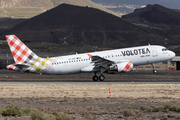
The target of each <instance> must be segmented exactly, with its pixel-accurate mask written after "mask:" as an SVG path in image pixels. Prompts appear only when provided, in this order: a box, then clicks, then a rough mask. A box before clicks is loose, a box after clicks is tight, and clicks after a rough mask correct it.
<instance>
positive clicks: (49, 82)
mask: <svg viewBox="0 0 180 120" xmlns="http://www.w3.org/2000/svg"><path fill="white" fill-rule="evenodd" d="M0 84H180V82H61V81H60V82H51V81H48V82H43V81H42V82H36V81H32V82H28V81H27V82H18V81H9V82H7V81H6V82H2V81H0Z"/></svg>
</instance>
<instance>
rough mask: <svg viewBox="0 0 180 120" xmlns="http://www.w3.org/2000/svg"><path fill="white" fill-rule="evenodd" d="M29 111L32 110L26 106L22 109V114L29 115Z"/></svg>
mask: <svg viewBox="0 0 180 120" xmlns="http://www.w3.org/2000/svg"><path fill="white" fill-rule="evenodd" d="M31 111H32V110H31V108H30V107H27V108H24V109H22V114H25V115H29V114H30V113H31Z"/></svg>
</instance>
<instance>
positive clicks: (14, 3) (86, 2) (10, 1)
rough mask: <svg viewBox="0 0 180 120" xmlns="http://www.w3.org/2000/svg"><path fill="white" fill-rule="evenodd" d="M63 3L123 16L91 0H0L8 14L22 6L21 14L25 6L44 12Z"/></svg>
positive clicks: (0, 4)
mask: <svg viewBox="0 0 180 120" xmlns="http://www.w3.org/2000/svg"><path fill="white" fill-rule="evenodd" d="M63 3H66V4H70V5H77V6H88V7H92V8H97V9H100V10H102V11H105V12H108V13H111V14H113V15H116V16H119V17H120V16H121V14H119V13H116V12H113V11H110V10H107V9H106V8H104V7H102V6H99V5H97V4H96V3H94V2H92V1H90V0H0V8H1V9H2V8H3V9H2V11H4V12H5V13H6V14H8V15H9V12H10V13H11V12H12V11H13V10H17V9H20V8H22V9H20V10H19V11H18V12H19V14H21V12H23V11H24V10H26V9H24V8H29V9H28V10H26V11H28V12H29V10H32V11H33V10H34V9H38V10H39V9H40V10H42V12H44V10H49V9H51V8H54V7H56V6H58V5H60V4H63ZM9 8H11V9H10V10H9ZM12 8H13V9H12ZM5 13H4V14H5ZM38 13H39V12H37V13H34V14H35V15H36V14H38ZM23 15H24V17H26V14H23ZM9 16H14V14H12V15H9ZM15 16H16V14H15ZM33 16H34V15H33ZM16 17H17V16H16ZM18 17H19V16H18ZM28 17H29V16H28Z"/></svg>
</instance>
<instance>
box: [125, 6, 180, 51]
mask: <svg viewBox="0 0 180 120" xmlns="http://www.w3.org/2000/svg"><path fill="white" fill-rule="evenodd" d="M122 19H123V20H125V21H128V22H130V23H133V24H134V25H136V26H138V27H140V28H141V29H142V30H143V31H145V32H148V33H153V34H156V35H158V36H160V37H163V38H164V42H165V43H166V44H165V45H166V46H169V45H175V47H171V48H175V49H176V50H179V51H180V41H179V39H180V35H179V33H180V10H175V9H169V8H166V7H163V6H161V5H157V4H155V5H147V7H145V8H141V9H136V10H135V11H134V12H133V13H131V14H128V15H124V16H122Z"/></svg>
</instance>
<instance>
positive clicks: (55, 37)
mask: <svg viewBox="0 0 180 120" xmlns="http://www.w3.org/2000/svg"><path fill="white" fill-rule="evenodd" d="M8 34H16V35H17V36H19V37H20V38H21V39H22V40H27V41H36V42H38V41H41V42H42V41H46V42H58V43H63V42H64V41H66V42H67V43H69V44H77V45H95V46H101V47H102V46H103V47H113V48H119V47H126V46H135V45H143V44H147V43H152V44H153V43H156V44H160V43H161V42H162V41H161V40H162V38H160V37H158V36H156V35H154V36H152V35H151V34H149V33H145V32H143V31H142V30H141V29H139V28H138V27H136V26H135V25H132V24H130V23H128V22H125V21H123V20H122V19H121V18H119V17H116V16H113V15H111V14H108V13H106V12H103V11H101V10H98V9H94V8H88V7H79V6H73V5H67V4H62V5H60V6H57V7H56V8H54V9H51V10H49V11H47V12H45V13H43V14H41V15H39V16H36V17H34V18H31V19H30V20H27V21H25V22H24V23H21V24H19V25H16V26H15V27H14V28H13V29H12V30H11V31H10V32H9V33H8Z"/></svg>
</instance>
